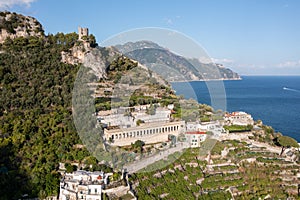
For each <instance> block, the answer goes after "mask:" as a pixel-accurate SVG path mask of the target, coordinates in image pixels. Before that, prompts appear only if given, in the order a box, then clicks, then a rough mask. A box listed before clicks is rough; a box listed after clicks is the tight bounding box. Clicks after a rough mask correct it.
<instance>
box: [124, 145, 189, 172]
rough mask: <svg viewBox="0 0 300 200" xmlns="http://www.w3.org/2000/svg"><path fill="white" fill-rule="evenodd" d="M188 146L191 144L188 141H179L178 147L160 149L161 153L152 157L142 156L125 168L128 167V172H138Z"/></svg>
mask: <svg viewBox="0 0 300 200" xmlns="http://www.w3.org/2000/svg"><path fill="white" fill-rule="evenodd" d="M188 147H189V144H188V143H186V142H181V143H177V144H176V147H173V148H169V149H166V150H163V151H160V152H159V153H157V154H155V155H152V156H150V157H146V158H142V159H141V160H138V161H135V162H133V163H130V164H128V165H125V166H123V168H126V169H127V172H128V173H134V172H137V171H139V170H141V169H143V168H145V167H147V166H148V165H150V164H153V163H155V162H157V161H159V160H162V159H165V158H167V157H168V156H169V155H171V154H173V153H175V152H180V151H182V150H183V149H186V148H188Z"/></svg>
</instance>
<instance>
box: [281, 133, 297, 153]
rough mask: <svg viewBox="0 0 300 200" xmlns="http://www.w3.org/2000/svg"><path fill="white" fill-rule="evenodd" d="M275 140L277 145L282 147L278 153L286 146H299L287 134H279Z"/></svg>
mask: <svg viewBox="0 0 300 200" xmlns="http://www.w3.org/2000/svg"><path fill="white" fill-rule="evenodd" d="M276 142H277V144H278V145H279V146H281V147H282V150H281V153H280V155H282V154H283V152H284V150H285V149H286V148H290V147H299V144H298V142H297V141H296V140H295V139H294V138H291V137H289V136H280V137H278V138H276Z"/></svg>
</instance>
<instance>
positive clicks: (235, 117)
mask: <svg viewBox="0 0 300 200" xmlns="http://www.w3.org/2000/svg"><path fill="white" fill-rule="evenodd" d="M224 119H225V123H226V124H227V125H242V126H247V125H253V124H254V120H253V118H252V116H251V115H250V114H248V113H245V112H232V113H226V114H225V117H224Z"/></svg>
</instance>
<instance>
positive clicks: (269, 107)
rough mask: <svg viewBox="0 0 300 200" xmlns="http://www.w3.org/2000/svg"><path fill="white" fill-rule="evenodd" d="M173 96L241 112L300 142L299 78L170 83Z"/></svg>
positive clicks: (255, 78) (252, 78) (254, 78)
mask: <svg viewBox="0 0 300 200" xmlns="http://www.w3.org/2000/svg"><path fill="white" fill-rule="evenodd" d="M172 88H173V89H174V90H175V91H176V94H177V95H183V96H184V97H185V98H186V99H189V98H193V99H196V100H197V101H198V102H199V103H205V104H208V105H211V106H213V107H214V109H222V110H226V111H228V112H233V111H244V112H247V113H249V114H251V115H252V117H253V118H254V120H262V121H263V123H264V124H265V125H270V126H272V127H273V128H274V130H275V131H276V132H280V133H282V134H283V135H287V136H290V137H293V138H294V139H296V140H297V141H298V142H300V76H243V77H242V80H225V81H192V82H173V83H172Z"/></svg>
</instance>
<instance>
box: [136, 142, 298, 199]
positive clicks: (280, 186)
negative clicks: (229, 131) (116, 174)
mask: <svg viewBox="0 0 300 200" xmlns="http://www.w3.org/2000/svg"><path fill="white" fill-rule="evenodd" d="M214 144H215V146H214V147H213V148H211V145H214ZM224 148H228V149H229V148H230V149H231V150H230V152H229V154H228V155H227V156H226V157H225V158H221V155H220V154H221V150H222V149H224ZM205 149H211V154H212V156H211V158H210V159H211V161H212V162H211V163H210V165H211V167H209V168H208V166H209V165H208V163H207V162H206V160H204V158H205V157H206V158H207V153H208V151H206V153H203V154H201V152H204V150H205ZM199 153H200V154H199ZM170 156H171V155H170ZM179 156H180V157H179V158H178V156H177V158H178V159H175V160H173V162H172V163H171V164H168V165H163V162H162V161H159V162H157V163H156V164H155V163H154V164H152V165H151V166H148V167H147V169H146V170H141V172H140V173H137V174H133V175H132V176H131V177H130V181H131V182H132V183H133V185H134V184H137V186H136V187H135V188H134V189H135V191H136V192H137V196H138V198H143V199H178V200H181V199H182V200H184V199H233V197H234V199H259V198H261V199H263V198H265V197H266V196H267V195H270V198H271V199H287V198H288V197H290V198H295V199H297V198H299V197H298V196H297V185H296V184H294V182H293V181H289V180H294V179H295V178H296V176H295V175H296V174H295V173H296V172H298V171H299V164H293V162H289V161H285V160H284V159H282V158H281V157H280V156H279V155H277V154H274V153H271V152H268V151H266V150H264V148H260V149H255V150H254V149H251V148H250V147H248V146H247V144H246V143H245V142H241V141H238V140H226V141H215V140H209V141H208V142H207V144H206V147H201V148H193V149H187V150H186V151H185V152H184V153H183V154H182V155H179ZM174 157H175V156H174ZM245 158H254V159H256V160H257V161H256V162H255V161H254V162H247V161H245V160H244V159H245ZM155 167H156V168H155ZM151 169H155V171H152V172H149V170H151ZM147 170H148V171H147ZM282 172H284V173H282ZM229 190H231V193H230V192H229ZM232 195H233V196H232Z"/></svg>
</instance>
